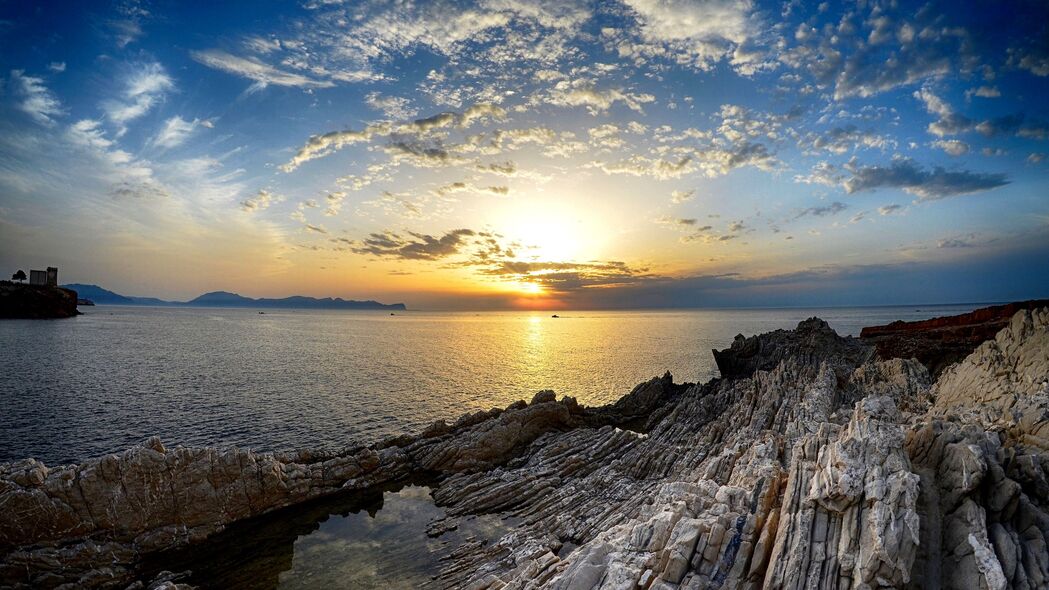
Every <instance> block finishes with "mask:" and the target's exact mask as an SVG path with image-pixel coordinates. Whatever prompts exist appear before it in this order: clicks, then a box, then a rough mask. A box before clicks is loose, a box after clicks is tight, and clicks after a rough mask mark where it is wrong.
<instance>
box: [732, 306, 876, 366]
mask: <svg viewBox="0 0 1049 590" xmlns="http://www.w3.org/2000/svg"><path fill="white" fill-rule="evenodd" d="M712 352H713V353H714V362H715V363H717V366H718V370H719V371H721V376H722V377H725V378H738V377H750V376H751V375H753V374H754V372H755V371H769V370H772V369H773V368H775V367H776V365H778V364H779V363H780V362H781V361H783V359H785V358H787V357H788V356H791V357H795V358H798V359H799V360H803V361H805V362H809V363H818V362H820V361H824V360H845V361H848V362H849V363H850V364H853V365H856V364H860V363H861V362H862V361H863V360H865V359H866V358H867V357H868V356H869V355H870V350H869V348H868V347H867V346H864V345H863V344H861V343H860V342H859V341H857V340H856V339H854V338H842V337H841V336H838V334H837V333H836V332H835V331H834V330H832V329H831V327H830V326H829V325H828V324H827V322H825V321H823V320H821V319H819V318H809V319H807V320H805V321H803V322H801V323H799V324H798V327H797V328H796V329H794V330H776V331H775V332H768V333H766V334H761V335H758V336H751V337H749V338H746V337H744V336H743V335H742V334H739V335H737V336H736V339H735V340H733V342H732V346H731V347H730V348H726V349H725V350H714V351H712Z"/></svg>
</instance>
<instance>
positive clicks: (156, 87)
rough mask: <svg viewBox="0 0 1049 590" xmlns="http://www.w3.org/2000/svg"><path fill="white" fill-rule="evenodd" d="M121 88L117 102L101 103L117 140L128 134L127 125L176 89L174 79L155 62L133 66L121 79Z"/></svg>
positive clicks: (115, 100) (113, 100)
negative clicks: (113, 128) (122, 88)
mask: <svg viewBox="0 0 1049 590" xmlns="http://www.w3.org/2000/svg"><path fill="white" fill-rule="evenodd" d="M123 85H124V90H123V92H122V93H121V97H120V98H119V99H112V100H107V101H105V102H103V103H102V108H103V110H104V111H105V112H106V118H107V119H109V121H111V122H112V123H113V124H114V125H116V127H117V137H120V136H122V135H124V133H126V132H127V125H128V123H130V122H131V121H133V120H135V119H138V118H139V117H141V116H143V115H145V114H146V113H148V112H149V111H150V110H151V109H152V108H153V107H154V106H156V105H157V104H158V103H159V102H160V101H161V100H163V98H164V95H165V94H167V93H168V92H171V91H172V90H174V89H175V82H174V80H172V79H171V77H170V76H168V74H167V72H166V71H165V70H164V66H162V65H160V64H159V63H157V62H151V63H142V64H137V65H134V66H132V67H131V68H130V70H129V72H128V73H127V74H126V75H125V76H124V79H123Z"/></svg>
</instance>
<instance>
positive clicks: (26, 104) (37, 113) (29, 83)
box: [10, 70, 66, 127]
mask: <svg viewBox="0 0 1049 590" xmlns="http://www.w3.org/2000/svg"><path fill="white" fill-rule="evenodd" d="M10 84H11V88H12V89H13V90H14V93H15V95H16V96H17V97H18V100H19V102H18V110H20V111H22V112H23V113H25V114H27V115H29V116H30V117H31V118H32V119H33V120H34V121H36V122H37V123H39V124H41V125H44V126H47V127H50V126H52V125H54V124H55V118H56V117H60V116H62V115H64V114H65V112H66V111H65V109H64V108H62V103H61V102H60V101H59V100H58V97H56V96H55V95H54V94H53V93H52V92H51V91H50V90H48V89H47V87H46V86H44V80H43V78H37V77H35V76H27V75H26V73H25V70H11V78H10Z"/></svg>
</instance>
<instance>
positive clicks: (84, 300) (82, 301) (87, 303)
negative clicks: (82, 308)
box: [76, 297, 95, 307]
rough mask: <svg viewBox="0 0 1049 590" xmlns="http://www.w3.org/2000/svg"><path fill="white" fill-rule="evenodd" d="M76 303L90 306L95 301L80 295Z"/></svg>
mask: <svg viewBox="0 0 1049 590" xmlns="http://www.w3.org/2000/svg"><path fill="white" fill-rule="evenodd" d="M76 304H77V305H87V306H89V307H91V306H94V305H95V302H94V301H91V300H90V299H84V298H83V297H80V298H78V299H77V300H76Z"/></svg>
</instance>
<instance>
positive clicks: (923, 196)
mask: <svg viewBox="0 0 1049 590" xmlns="http://www.w3.org/2000/svg"><path fill="white" fill-rule="evenodd" d="M850 171H851V172H852V177H851V178H847V179H845V180H844V182H843V183H842V186H843V187H844V188H845V192H847V193H850V194H851V193H856V192H861V191H868V190H874V189H878V188H899V189H902V190H904V191H906V192H908V193H911V194H913V195H916V196H917V197H918V198H919V199H920V200H922V201H932V200H937V199H943V198H946V197H953V196H956V195H965V194H970V193H977V192H982V191H987V190H991V189H994V188H998V187H1001V186H1005V185H1006V184H1009V180H1008V179H1007V178H1006V176H1005V175H1004V174H987V173H982V172H970V171H968V170H947V169H945V168H941V167H939V166H936V167H933V168H923V167H921V166H919V165H918V164H916V163H915V162H914V161H913V160H909V159H906V158H897V159H895V160H893V161H892V163H891V164H890V165H889V166H853V167H852V168H851V170H850Z"/></svg>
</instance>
